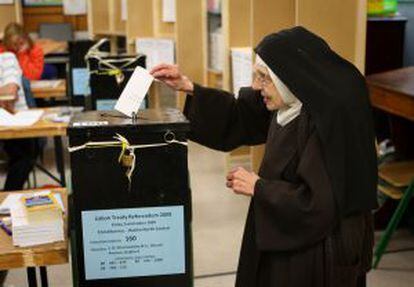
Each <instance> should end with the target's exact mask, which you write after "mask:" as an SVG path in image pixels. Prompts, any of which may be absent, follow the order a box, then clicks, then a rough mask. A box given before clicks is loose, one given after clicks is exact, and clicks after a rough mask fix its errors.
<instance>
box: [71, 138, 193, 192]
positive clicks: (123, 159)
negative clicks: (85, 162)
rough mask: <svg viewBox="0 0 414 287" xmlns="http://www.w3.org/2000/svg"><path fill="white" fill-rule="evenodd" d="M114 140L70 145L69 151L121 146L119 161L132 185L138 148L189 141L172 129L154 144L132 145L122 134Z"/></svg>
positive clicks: (185, 143)
mask: <svg viewBox="0 0 414 287" xmlns="http://www.w3.org/2000/svg"><path fill="white" fill-rule="evenodd" d="M114 139H115V140H114V141H100V142H97V141H90V142H87V143H85V144H83V145H79V146H73V147H69V148H68V151H69V152H70V153H74V152H78V151H81V150H85V149H100V148H111V147H120V148H121V151H120V153H119V156H118V162H119V163H120V164H121V165H122V166H124V167H127V170H126V173H125V174H126V177H127V178H128V181H129V185H130V186H131V180H132V175H133V173H134V170H135V166H136V158H137V157H136V154H135V150H136V149H147V148H156V147H165V146H169V145H172V144H178V145H182V146H186V147H187V146H188V144H187V142H183V141H178V140H176V138H175V134H174V133H173V132H171V131H167V132H166V133H165V134H164V142H161V143H153V144H137V145H131V144H130V143H129V141H128V140H127V139H126V138H125V137H123V136H122V135H120V134H116V136H114Z"/></svg>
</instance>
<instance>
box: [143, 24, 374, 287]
mask: <svg viewBox="0 0 414 287" xmlns="http://www.w3.org/2000/svg"><path fill="white" fill-rule="evenodd" d="M255 52H256V63H255V65H254V80H253V83H252V87H249V88H243V89H241V90H240V92H239V95H238V97H235V96H234V95H233V94H231V93H228V92H225V91H221V90H217V89H211V88H206V87H202V86H200V85H198V84H196V83H193V82H192V81H191V80H190V79H189V78H188V77H186V76H185V75H183V74H182V73H181V72H180V71H179V68H178V67H177V66H173V65H165V64H161V65H159V66H157V67H154V68H153V69H152V71H151V74H152V75H153V76H154V77H155V78H156V79H158V80H160V81H162V82H164V83H165V84H167V85H168V86H170V87H171V88H173V89H174V90H177V91H183V92H186V93H187V99H186V104H185V108H184V113H185V115H186V116H187V117H188V119H189V120H190V122H191V133H190V139H191V140H193V141H195V142H198V143H200V144H202V145H205V146H207V147H210V148H213V149H216V150H220V151H230V150H232V149H235V148H237V147H239V146H243V145H258V144H263V143H265V154H264V158H263V161H262V164H261V166H260V169H259V172H258V174H255V173H254V172H251V171H247V170H245V169H243V168H237V169H236V170H234V171H232V172H230V173H229V174H228V175H227V187H228V188H230V189H231V190H232V191H233V192H234V193H235V194H237V195H244V196H248V197H250V198H251V203H250V207H249V211H248V215H247V220H246V225H245V231H244V235H243V242H242V247H241V252H240V258H239V266H238V270H237V277H236V287H270V286H274V287H326V286H331V287H342V286H343V287H345V286H346V287H353V286H355V287H356V286H358V287H360V286H365V282H366V273H367V272H368V271H369V269H370V265H371V259H372V248H373V227H372V218H371V211H372V210H373V209H375V208H376V206H377V201H376V183H377V164H376V151H375V139H374V131H373V123H372V118H371V110H370V103H369V98H368V92H367V87H366V84H365V79H364V77H363V76H362V75H361V74H360V72H359V71H358V70H357V69H356V68H355V67H354V66H353V65H352V64H351V63H349V62H347V61H346V60H344V59H343V58H341V57H340V56H338V55H337V54H336V53H335V52H334V51H333V50H331V49H330V47H329V46H328V44H327V43H326V42H325V41H324V40H323V39H321V38H320V37H318V36H317V35H315V34H313V33H311V32H309V31H308V30H306V29H305V28H303V27H294V28H291V29H287V30H283V31H281V32H279V33H275V34H270V35H268V36H266V37H265V38H264V39H263V40H262V41H261V42H260V43H259V45H258V46H257V47H256V49H255Z"/></svg>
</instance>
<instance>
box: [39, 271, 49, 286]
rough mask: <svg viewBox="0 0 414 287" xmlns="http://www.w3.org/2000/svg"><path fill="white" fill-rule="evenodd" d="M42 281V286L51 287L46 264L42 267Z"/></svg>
mask: <svg viewBox="0 0 414 287" xmlns="http://www.w3.org/2000/svg"><path fill="white" fill-rule="evenodd" d="M40 282H41V283H42V287H49V282H48V280H47V269H46V266H41V267H40Z"/></svg>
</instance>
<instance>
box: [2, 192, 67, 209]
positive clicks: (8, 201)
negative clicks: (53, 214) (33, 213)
mask: <svg viewBox="0 0 414 287" xmlns="http://www.w3.org/2000/svg"><path fill="white" fill-rule="evenodd" d="M49 193H50V190H44V191H39V192H35V193H33V194H32V195H33V196H41V195H47V194H49ZM22 196H23V193H11V194H9V195H8V196H7V197H6V198H5V199H4V200H3V202H2V203H1V204H0V214H1V215H6V214H10V209H11V208H12V207H13V206H14V205H16V204H17V203H19V201H20V198H21V197H22ZM54 196H55V198H56V201H57V202H58V203H59V205H60V207H61V208H62V211H63V212H65V207H64V205H63V201H62V197H61V195H60V193H54Z"/></svg>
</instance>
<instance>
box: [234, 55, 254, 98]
mask: <svg viewBox="0 0 414 287" xmlns="http://www.w3.org/2000/svg"><path fill="white" fill-rule="evenodd" d="M231 63H232V77H233V92H234V94H235V95H236V97H237V96H238V94H239V91H240V88H241V87H248V86H251V84H252V80H253V77H252V73H253V69H252V65H253V52H252V48H250V47H245V48H232V49H231Z"/></svg>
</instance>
